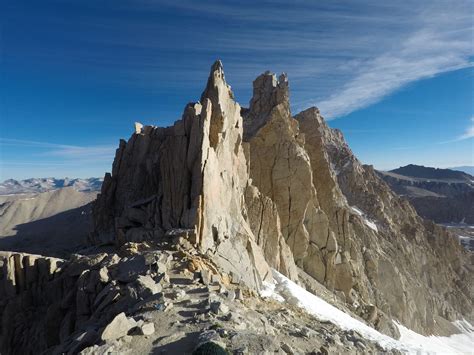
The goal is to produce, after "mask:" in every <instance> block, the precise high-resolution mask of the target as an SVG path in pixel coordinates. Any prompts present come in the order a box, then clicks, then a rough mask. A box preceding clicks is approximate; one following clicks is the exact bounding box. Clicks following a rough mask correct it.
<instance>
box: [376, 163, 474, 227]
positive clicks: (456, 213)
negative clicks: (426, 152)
mask: <svg viewBox="0 0 474 355" xmlns="http://www.w3.org/2000/svg"><path fill="white" fill-rule="evenodd" d="M377 173H378V175H379V176H380V177H381V178H382V179H383V180H384V181H385V182H386V183H387V184H388V185H389V186H390V187H391V188H392V189H393V191H395V192H396V193H397V194H399V195H400V196H403V197H405V198H406V199H408V200H409V201H410V203H411V204H412V205H413V206H414V207H415V209H416V211H417V212H418V214H419V215H420V216H422V217H424V218H427V219H431V220H433V221H434V222H436V223H460V222H464V223H467V224H472V223H474V177H473V176H471V175H469V174H466V173H463V172H460V171H454V170H449V169H434V168H427V167H424V166H417V165H407V166H405V167H401V168H399V169H395V170H391V171H387V172H382V171H378V172H377Z"/></svg>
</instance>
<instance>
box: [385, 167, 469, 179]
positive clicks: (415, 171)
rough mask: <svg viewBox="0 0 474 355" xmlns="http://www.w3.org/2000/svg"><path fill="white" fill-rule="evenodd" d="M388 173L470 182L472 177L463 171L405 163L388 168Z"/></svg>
mask: <svg viewBox="0 0 474 355" xmlns="http://www.w3.org/2000/svg"><path fill="white" fill-rule="evenodd" d="M389 173H393V174H398V175H403V176H406V177H412V178H421V179H436V180H445V181H460V182H463V181H465V182H467V183H471V182H472V181H474V177H473V176H472V175H470V174H467V173H465V172H463V171H456V170H451V169H438V168H430V167H426V166H422V165H413V164H410V165H406V166H402V167H400V168H398V169H394V170H390V171H389Z"/></svg>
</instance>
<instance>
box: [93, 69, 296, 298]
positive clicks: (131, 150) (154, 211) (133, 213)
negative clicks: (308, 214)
mask: <svg viewBox="0 0 474 355" xmlns="http://www.w3.org/2000/svg"><path fill="white" fill-rule="evenodd" d="M240 111H241V108H240V106H239V104H238V103H236V102H235V101H234V98H233V93H232V91H231V89H230V87H229V86H228V85H227V83H226V82H225V77H224V72H223V68H222V63H221V62H220V61H218V62H216V63H215V64H214V65H213V67H212V68H211V73H210V76H209V80H208V83H207V86H206V88H205V90H204V92H203V94H202V96H201V100H200V102H198V103H191V104H188V105H187V106H186V108H185V110H184V113H183V117H182V119H181V120H179V121H177V122H176V123H175V124H174V126H172V127H168V128H158V127H152V126H145V127H142V126H138V130H137V131H136V132H135V134H133V135H132V137H131V138H130V139H129V141H128V142H125V141H121V143H120V147H119V149H118V150H117V154H116V158H115V161H114V164H113V170H112V174H111V175H106V177H105V180H104V187H103V189H102V193H101V195H100V196H99V198H98V200H97V203H96V205H95V208H94V215H95V217H96V218H95V230H94V232H93V234H92V240H93V241H94V242H95V243H102V242H110V241H113V242H116V243H119V244H121V243H124V242H127V241H142V240H147V239H154V238H166V235H167V234H169V231H171V230H173V229H187V230H191V233H190V235H191V236H190V238H191V242H192V243H194V244H195V245H197V246H198V247H199V249H200V250H201V251H202V252H204V253H208V254H209V255H211V256H212V258H213V260H214V261H215V262H216V263H217V264H219V265H220V266H221V267H222V268H223V270H224V271H226V272H228V273H229V274H236V275H239V277H240V278H242V280H243V281H244V282H245V283H246V284H248V285H250V286H252V287H255V288H257V289H258V288H260V287H261V285H262V282H263V281H270V280H271V272H270V269H269V266H271V267H274V268H276V269H278V270H280V271H281V272H282V273H284V274H285V275H287V276H289V277H290V278H292V279H294V280H296V279H297V271H296V267H295V265H294V262H293V257H292V255H291V251H290V249H289V248H288V247H287V245H286V243H285V241H284V239H283V238H282V237H281V234H279V233H278V232H279V228H277V224H278V223H279V221H278V215H277V214H276V212H275V209H274V206H273V204H272V203H271V201H265V200H264V198H263V197H262V196H261V194H260V193H259V191H258V190H257V189H256V188H255V187H254V186H253V185H252V184H251V181H250V179H249V172H248V164H247V161H246V157H245V154H244V148H243V145H242V136H243V122H242V117H241V115H240ZM246 201H248V204H249V206H250V208H249V209H247V204H246ZM249 212H250V213H249ZM259 218H262V220H259ZM250 221H252V222H253V223H252V227H251V225H250ZM257 223H260V224H265V226H266V227H265V228H269V226H271V228H274V229H275V228H276V229H275V230H276V231H277V233H262V229H260V230H259V231H257V230H256V229H255V228H253V227H254V226H255V225H257ZM254 233H256V234H257V238H256V237H255V235H254ZM270 253H271V254H272V257H270V256H269V254H270ZM264 254H266V255H267V258H265V257H264ZM266 259H267V260H268V262H266V261H265V260H266Z"/></svg>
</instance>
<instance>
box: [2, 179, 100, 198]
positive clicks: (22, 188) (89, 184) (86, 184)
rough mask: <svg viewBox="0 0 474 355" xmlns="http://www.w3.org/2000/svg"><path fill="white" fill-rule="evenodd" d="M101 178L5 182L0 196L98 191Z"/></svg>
mask: <svg viewBox="0 0 474 355" xmlns="http://www.w3.org/2000/svg"><path fill="white" fill-rule="evenodd" d="M102 181H103V179H102V178H87V179H69V178H64V179H56V178H31V179H26V180H13V179H9V180H5V181H4V182H2V183H0V195H9V194H20V193H21V194H24V193H39V192H46V191H51V190H57V189H61V188H63V187H72V188H74V190H76V191H82V192H87V191H90V192H93V191H100V187H101V186H102Z"/></svg>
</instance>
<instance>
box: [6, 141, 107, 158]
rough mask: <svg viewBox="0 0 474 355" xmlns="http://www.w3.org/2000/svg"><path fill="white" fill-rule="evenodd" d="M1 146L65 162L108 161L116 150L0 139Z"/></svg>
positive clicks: (99, 146)
mask: <svg viewBox="0 0 474 355" xmlns="http://www.w3.org/2000/svg"><path fill="white" fill-rule="evenodd" d="M1 146H14V147H24V148H31V153H32V155H38V156H42V157H45V156H49V157H57V158H62V159H65V160H81V159H83V160H108V161H110V160H112V159H113V157H114V154H115V149H116V147H115V146H108V145H92V146H77V145H68V144H57V143H49V142H38V141H30V140H22V139H11V138H0V147H1Z"/></svg>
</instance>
